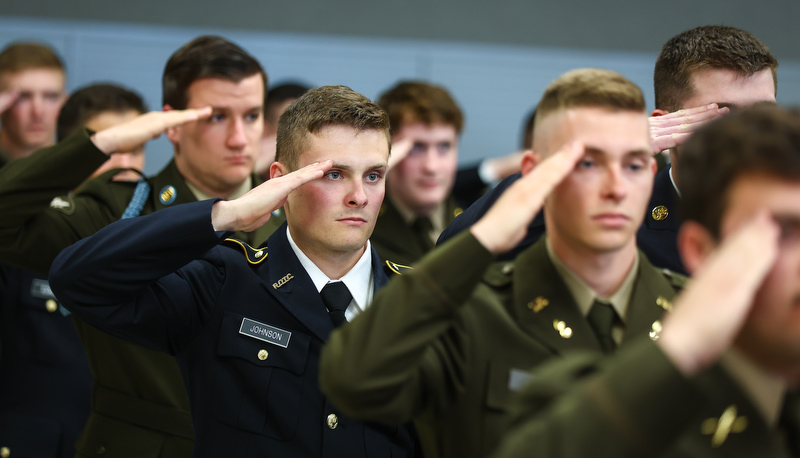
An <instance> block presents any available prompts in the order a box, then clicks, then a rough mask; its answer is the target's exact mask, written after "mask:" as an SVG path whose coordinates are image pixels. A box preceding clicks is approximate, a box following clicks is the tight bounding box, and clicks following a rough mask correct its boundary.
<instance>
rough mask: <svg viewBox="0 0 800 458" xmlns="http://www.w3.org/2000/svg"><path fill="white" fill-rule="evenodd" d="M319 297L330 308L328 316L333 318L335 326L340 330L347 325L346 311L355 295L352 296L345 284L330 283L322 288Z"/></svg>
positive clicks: (339, 282) (338, 282)
mask: <svg viewBox="0 0 800 458" xmlns="http://www.w3.org/2000/svg"><path fill="white" fill-rule="evenodd" d="M319 295H320V296H322V302H324V303H325V307H327V308H328V315H329V316H330V317H331V321H332V322H333V326H334V327H336V328H338V327H339V326H341V325H343V324H344V323H346V322H347V319H346V318H345V317H344V311H345V310H347V306H348V305H350V301H352V300H353V295H352V294H350V290H349V289H347V286H346V285H345V284H344V282H341V281H337V282H331V283H328V284H327V285H325V286H324V287H323V288H322V291H320V292H319Z"/></svg>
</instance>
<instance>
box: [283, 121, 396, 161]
mask: <svg viewBox="0 0 800 458" xmlns="http://www.w3.org/2000/svg"><path fill="white" fill-rule="evenodd" d="M308 139H309V142H308V148H307V149H306V150H305V151H303V152H301V153H300V157H299V164H300V166H303V165H306V164H310V163H312V162H315V161H324V160H326V159H333V161H334V166H335V165H336V164H337V163H338V164H343V165H355V164H361V165H364V164H366V166H367V167H374V166H376V165H378V164H382V165H385V163H386V162H387V161H388V160H389V143H388V141H387V139H386V135H385V134H384V132H383V131H381V130H375V129H364V130H358V129H356V128H354V127H350V126H343V125H335V124H334V125H329V126H325V127H323V128H321V129H320V130H319V131H317V132H316V133H313V134H308Z"/></svg>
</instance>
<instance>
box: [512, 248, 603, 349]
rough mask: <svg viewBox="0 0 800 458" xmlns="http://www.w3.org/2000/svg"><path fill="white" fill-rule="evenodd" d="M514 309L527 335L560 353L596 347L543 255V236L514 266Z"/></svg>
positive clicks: (579, 314)
mask: <svg viewBox="0 0 800 458" xmlns="http://www.w3.org/2000/svg"><path fill="white" fill-rule="evenodd" d="M513 275H514V283H513V284H514V309H515V311H516V314H517V315H518V316H519V319H520V320H519V321H520V325H521V326H522V327H523V329H525V330H526V331H527V332H528V333H529V334H530V335H531V337H533V338H534V339H535V340H537V341H540V342H541V343H542V344H544V345H545V346H547V347H549V348H551V349H552V350H553V352H554V353H556V354H561V353H564V352H566V351H570V350H587V349H596V350H597V351H601V350H600V344H599V343H598V341H597V338H596V337H595V336H594V333H593V332H592V330H591V328H590V327H589V324H588V323H587V322H586V319H585V318H584V317H583V315H581V313H580V310H579V309H578V305H577V304H576V303H575V300H574V299H573V298H572V294H570V292H569V290H568V289H567V286H566V285H565V284H564V281H563V280H562V279H561V277H560V276H559V275H558V272H556V270H555V267H554V266H553V263H552V262H551V261H550V258H549V257H548V256H547V248H546V246H545V241H544V238H542V239H541V240H539V241H538V242H537V243H536V244H534V245H533V246H531V247H530V248H528V249H527V250H525V251H524V252H523V253H522V254H520V255H519V257H518V258H517V260H516V263H515V268H514V273H513Z"/></svg>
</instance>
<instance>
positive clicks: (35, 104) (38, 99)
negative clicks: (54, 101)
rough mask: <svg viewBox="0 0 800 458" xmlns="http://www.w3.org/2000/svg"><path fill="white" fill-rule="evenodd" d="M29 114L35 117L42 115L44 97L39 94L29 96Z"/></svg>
mask: <svg viewBox="0 0 800 458" xmlns="http://www.w3.org/2000/svg"><path fill="white" fill-rule="evenodd" d="M30 100H31V114H32V115H33V116H34V117H36V118H41V117H42V116H44V98H43V97H42V96H40V95H34V96H33V97H31V99H30Z"/></svg>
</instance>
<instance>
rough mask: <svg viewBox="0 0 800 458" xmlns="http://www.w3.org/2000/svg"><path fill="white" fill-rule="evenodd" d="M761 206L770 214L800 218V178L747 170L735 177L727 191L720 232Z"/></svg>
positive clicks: (756, 210) (728, 228)
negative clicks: (796, 179) (795, 179)
mask: <svg viewBox="0 0 800 458" xmlns="http://www.w3.org/2000/svg"><path fill="white" fill-rule="evenodd" d="M762 210H766V211H768V212H769V213H770V214H772V215H773V216H778V217H788V218H792V219H800V181H792V180H788V179H785V178H782V177H776V176H774V175H769V174H766V173H750V174H745V175H740V176H739V177H737V178H735V179H734V180H733V182H732V183H731V185H730V187H729V188H728V192H727V199H726V205H725V211H724V213H723V217H722V232H723V234H725V233H727V232H730V231H731V230H734V229H735V228H736V227H738V226H739V225H740V224H742V223H744V222H745V221H747V220H748V219H749V218H751V217H752V216H753V215H754V214H755V213H756V212H758V211H762Z"/></svg>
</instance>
